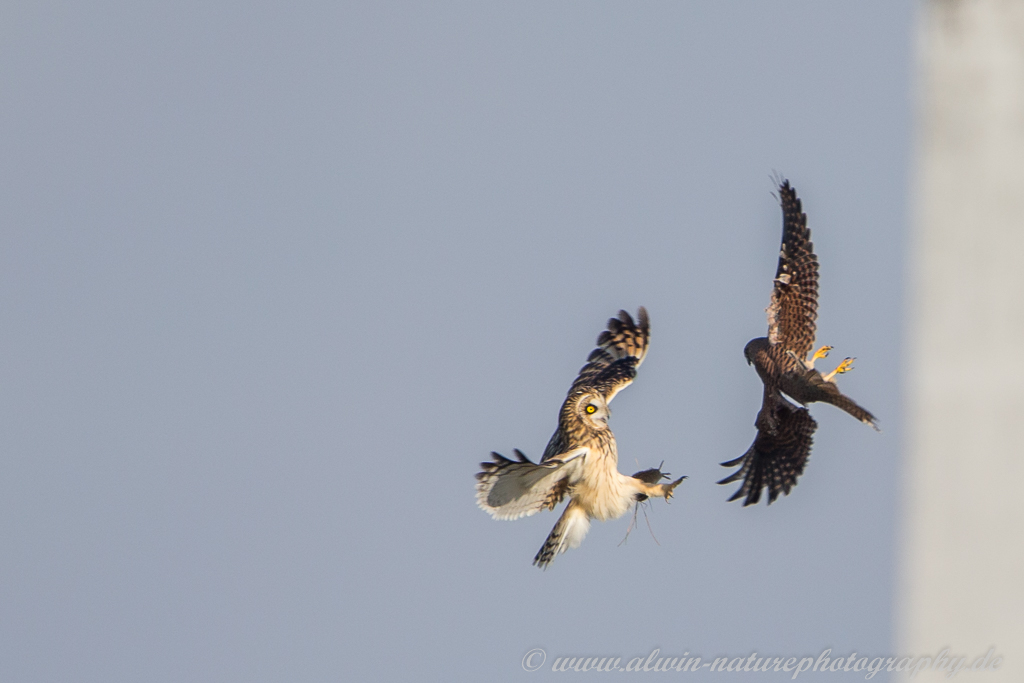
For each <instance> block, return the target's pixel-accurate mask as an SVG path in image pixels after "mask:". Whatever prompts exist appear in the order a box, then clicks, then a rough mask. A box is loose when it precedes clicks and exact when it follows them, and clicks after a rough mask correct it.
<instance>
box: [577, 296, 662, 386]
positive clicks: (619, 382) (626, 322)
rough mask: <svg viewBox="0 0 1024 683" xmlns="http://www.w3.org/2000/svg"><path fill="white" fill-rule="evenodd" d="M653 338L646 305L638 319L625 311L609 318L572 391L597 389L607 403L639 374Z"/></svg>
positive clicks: (638, 314) (641, 308)
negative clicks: (638, 370)
mask: <svg viewBox="0 0 1024 683" xmlns="http://www.w3.org/2000/svg"><path fill="white" fill-rule="evenodd" d="M650 339H651V323H650V320H649V319H648V317H647V309H646V308H644V307H643V306H641V307H640V310H639V311H638V313H637V319H636V322H634V321H633V317H632V316H631V315H630V314H629V313H627V312H626V311H619V316H618V317H617V318H610V319H609V320H608V329H606V330H605V331H604V332H602V333H601V334H600V336H598V338H597V348H596V349H594V350H593V351H591V352H590V356H589V357H588V358H587V364H586V365H584V366H583V367H582V368H580V372H579V375H577V377H576V380H575V381H574V382H573V383H572V387H571V388H570V389H569V393H570V394H572V393H574V392H577V391H597V392H599V393H600V394H601V395H602V396H604V400H605V402H606V403H610V402H611V400H612V399H613V398H615V394H617V393H619V391H621V390H622V388H623V387H625V386H628V385H629V384H630V382H632V381H633V378H634V377H636V369H637V368H638V367H640V364H641V363H643V362H644V357H645V356H646V355H647V347H648V345H649V344H650Z"/></svg>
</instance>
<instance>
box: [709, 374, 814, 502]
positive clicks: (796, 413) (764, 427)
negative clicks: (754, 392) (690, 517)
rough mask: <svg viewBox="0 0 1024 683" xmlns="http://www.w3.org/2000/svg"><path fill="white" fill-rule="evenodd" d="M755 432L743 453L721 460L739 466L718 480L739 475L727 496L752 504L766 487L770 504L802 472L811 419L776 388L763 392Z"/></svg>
mask: <svg viewBox="0 0 1024 683" xmlns="http://www.w3.org/2000/svg"><path fill="white" fill-rule="evenodd" d="M756 426H757V436H756V437H754V443H753V444H751V446H750V448H749V449H748V450H747V452H746V453H744V454H743V455H741V456H740V457H738V458H736V459H735V460H730V461H729V462H723V463H722V466H723V467H735V466H737V465H739V466H740V468H739V469H738V470H736V471H735V472H733V473H732V474H730V475H729V476H728V477H726V478H725V479H723V480H721V481H720V482H718V483H719V484H729V483H732V482H734V481H738V480H740V479H742V480H743V484H742V485H741V486H740V488H739V490H737V491H736V493H734V494H733V495H732V497H731V498H729V500H730V501H733V500H736V499H737V498H744V497H745V500H744V501H743V505H744V506H747V505H754V504H756V503H757V502H758V501H759V500H761V489H764V488H767V489H768V504H769V505H771V504H772V503H773V502H774V501H775V499H776V498H778V497H779V494H780V493H785V494H786V495H789V492H790V490H791V489H792V488H793V486H795V485H796V480H797V478H798V477H799V476H800V475H801V474H803V471H804V466H805V465H806V464H807V458H808V456H809V455H810V453H811V443H812V441H813V438H812V437H813V436H814V430H816V429H817V428H818V423H817V422H815V421H814V418H813V417H811V414H810V413H809V412H807V409H806V408H800V407H797V406H794V405H793V404H791V403H790V402H789V401H787V400H786V399H784V398H782V397H781V396H779V395H778V394H777V393H775V392H767V391H766V392H765V400H764V405H763V406H762V408H761V412H760V413H759V414H758V417H757V425H756Z"/></svg>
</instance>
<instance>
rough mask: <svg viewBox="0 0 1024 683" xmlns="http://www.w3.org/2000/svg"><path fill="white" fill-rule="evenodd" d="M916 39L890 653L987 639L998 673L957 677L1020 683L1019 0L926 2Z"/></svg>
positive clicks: (1023, 623)
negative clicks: (902, 434)
mask: <svg viewBox="0 0 1024 683" xmlns="http://www.w3.org/2000/svg"><path fill="white" fill-rule="evenodd" d="M918 46H919V67H918V68H919V71H918V74H917V75H918V82H919V86H918V119H917V140H916V142H917V157H916V169H915V186H914V202H915V205H914V211H915V213H914V229H913V232H912V237H911V242H910V252H909V253H910V255H911V262H910V266H911V268H910V275H911V281H910V282H911V290H910V299H909V302H908V303H909V309H908V312H909V316H910V319H909V320H908V328H907V329H908V331H909V339H908V346H907V348H906V361H907V367H908V375H907V377H906V380H907V383H906V391H907V399H908V406H907V413H906V418H907V424H908V433H907V436H908V440H907V444H906V446H907V455H908V457H907V458H906V461H905V463H906V465H905V470H904V486H905V488H904V493H905V500H904V503H905V507H904V519H905V522H904V524H905V526H904V529H903V532H904V533H903V537H902V542H901V546H900V549H899V554H900V557H901V561H902V567H901V575H900V581H901V583H900V594H899V596H898V597H899V599H898V604H897V610H898V617H897V632H898V634H899V648H898V649H899V651H900V652H901V653H906V654H917V655H921V654H927V653H933V654H934V653H936V652H938V651H939V650H940V649H941V648H943V647H949V648H950V649H951V653H953V654H963V655H969V656H970V657H971V658H972V659H973V657H975V656H976V655H978V654H984V653H985V652H986V651H988V649H989V648H991V647H995V650H996V652H995V653H996V654H998V655H1001V656H1002V657H1003V661H1002V663H1001V667H1000V670H999V671H998V672H991V671H989V672H986V673H985V674H984V675H980V674H979V675H970V674H965V673H963V672H961V673H960V674H959V675H958V676H957V679H958V680H963V678H965V677H967V678H968V680H979V681H982V680H983V681H991V682H992V683H995V682H996V681H1014V682H1019V681H1024V0H928V1H927V2H925V3H923V5H922V6H921V8H920V15H919V35H918ZM970 663H971V660H968V664H970ZM943 676H944V672H943V673H942V674H940V673H939V672H935V671H932V672H929V673H927V674H919V675H918V676H917V677H915V679H914V680H925V681H931V680H940V679H941V680H945V679H944V678H943Z"/></svg>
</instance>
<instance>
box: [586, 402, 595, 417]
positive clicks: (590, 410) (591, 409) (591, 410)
mask: <svg viewBox="0 0 1024 683" xmlns="http://www.w3.org/2000/svg"><path fill="white" fill-rule="evenodd" d="M596 412H597V406H595V405H593V404H591V405H589V406H587V414H588V415H593V414H594V413H596Z"/></svg>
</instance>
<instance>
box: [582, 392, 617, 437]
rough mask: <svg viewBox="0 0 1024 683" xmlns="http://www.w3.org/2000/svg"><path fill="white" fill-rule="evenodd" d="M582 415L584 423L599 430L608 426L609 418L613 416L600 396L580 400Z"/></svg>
mask: <svg viewBox="0 0 1024 683" xmlns="http://www.w3.org/2000/svg"><path fill="white" fill-rule="evenodd" d="M580 413H581V415H582V417H583V419H584V421H586V422H589V423H590V424H591V425H592V426H593V427H597V428H599V429H603V428H605V427H607V426H608V416H609V415H610V414H611V413H610V412H609V410H608V405H607V404H606V403H605V402H604V399H602V398H601V397H600V396H584V397H583V398H582V399H581V400H580Z"/></svg>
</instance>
